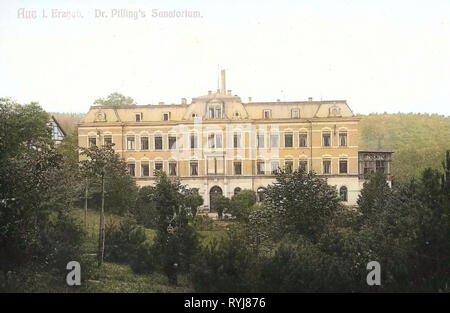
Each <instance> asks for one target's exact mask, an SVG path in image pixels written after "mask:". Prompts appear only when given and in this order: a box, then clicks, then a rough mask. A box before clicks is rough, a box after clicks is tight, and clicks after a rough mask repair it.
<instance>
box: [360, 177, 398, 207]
mask: <svg viewBox="0 0 450 313" xmlns="http://www.w3.org/2000/svg"><path fill="white" fill-rule="evenodd" d="M390 191H391V189H390V188H389V185H388V183H387V182H386V175H384V173H381V172H378V173H375V174H372V176H371V177H370V180H369V181H367V182H364V184H363V189H362V190H361V193H360V194H359V196H358V200H357V203H358V206H359V208H360V210H361V212H362V213H363V214H365V215H370V214H372V213H374V211H375V210H377V211H380V210H383V209H384V208H385V207H386V202H387V201H388V195H389V194H390Z"/></svg>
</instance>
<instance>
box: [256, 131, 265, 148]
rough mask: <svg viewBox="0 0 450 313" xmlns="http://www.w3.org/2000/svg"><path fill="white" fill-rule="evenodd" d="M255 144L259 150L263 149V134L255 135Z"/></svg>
mask: <svg viewBox="0 0 450 313" xmlns="http://www.w3.org/2000/svg"><path fill="white" fill-rule="evenodd" d="M256 143H257V147H258V148H259V149H261V148H264V134H260V135H256Z"/></svg>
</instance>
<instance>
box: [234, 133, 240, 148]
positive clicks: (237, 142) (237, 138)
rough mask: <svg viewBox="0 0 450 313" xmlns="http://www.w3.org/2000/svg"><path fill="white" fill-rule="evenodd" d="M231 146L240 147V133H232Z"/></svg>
mask: <svg viewBox="0 0 450 313" xmlns="http://www.w3.org/2000/svg"><path fill="white" fill-rule="evenodd" d="M233 147H234V148H240V147H241V135H239V134H234V135H233Z"/></svg>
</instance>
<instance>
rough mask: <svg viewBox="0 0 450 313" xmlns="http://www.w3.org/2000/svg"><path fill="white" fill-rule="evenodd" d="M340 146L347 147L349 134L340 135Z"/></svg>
mask: <svg viewBox="0 0 450 313" xmlns="http://www.w3.org/2000/svg"><path fill="white" fill-rule="evenodd" d="M339 146H340V147H347V133H346V132H342V133H339Z"/></svg>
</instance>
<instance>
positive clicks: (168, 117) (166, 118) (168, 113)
mask: <svg viewBox="0 0 450 313" xmlns="http://www.w3.org/2000/svg"><path fill="white" fill-rule="evenodd" d="M163 120H164V121H170V112H166V113H164V114H163Z"/></svg>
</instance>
